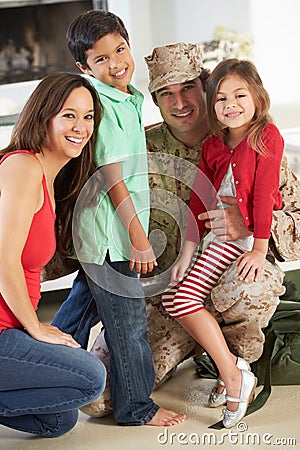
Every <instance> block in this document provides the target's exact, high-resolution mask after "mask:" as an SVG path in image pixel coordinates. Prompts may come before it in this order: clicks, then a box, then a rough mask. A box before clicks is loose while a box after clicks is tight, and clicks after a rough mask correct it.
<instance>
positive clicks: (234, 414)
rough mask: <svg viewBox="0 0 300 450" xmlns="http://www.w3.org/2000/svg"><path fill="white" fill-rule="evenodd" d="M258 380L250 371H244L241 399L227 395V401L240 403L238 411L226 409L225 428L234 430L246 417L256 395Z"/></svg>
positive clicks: (224, 411)
mask: <svg viewBox="0 0 300 450" xmlns="http://www.w3.org/2000/svg"><path fill="white" fill-rule="evenodd" d="M256 383H257V378H256V377H255V376H254V375H253V373H252V372H250V371H249V370H243V369H242V386H241V394H240V397H239V398H236V397H231V396H230V395H226V400H227V401H230V402H237V403H239V406H238V409H237V410H236V411H229V410H228V409H224V410H223V413H224V418H223V425H224V427H225V428H232V427H234V426H235V425H237V424H238V423H239V422H240V420H241V419H242V418H243V417H244V416H245V414H246V412H247V408H248V405H249V403H250V402H251V401H252V400H253V397H254V395H255V388H256Z"/></svg>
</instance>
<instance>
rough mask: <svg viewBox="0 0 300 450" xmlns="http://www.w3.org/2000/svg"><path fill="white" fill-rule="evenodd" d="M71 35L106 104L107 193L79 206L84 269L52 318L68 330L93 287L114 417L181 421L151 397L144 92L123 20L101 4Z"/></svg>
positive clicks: (103, 162)
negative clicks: (137, 83) (135, 78)
mask: <svg viewBox="0 0 300 450" xmlns="http://www.w3.org/2000/svg"><path fill="white" fill-rule="evenodd" d="M67 40H68V45H69V49H70V51H71V53H72V55H73V57H74V59H75V61H76V65H77V66H78V67H79V68H80V70H81V71H82V72H84V73H85V74H86V75H87V76H88V78H89V80H90V82H91V83H92V84H93V85H94V87H95V88H96V90H97V91H98V93H99V97H100V100H101V102H102V104H103V107H104V115H103V118H102V121H101V126H100V128H99V133H98V137H97V142H96V146H95V156H94V159H95V162H96V165H97V167H99V168H100V171H101V173H102V175H103V177H104V180H105V188H106V191H104V192H101V195H100V201H99V204H98V205H97V208H85V209H83V210H82V211H80V219H79V229H78V234H79V236H80V239H81V245H79V246H78V247H77V246H76V242H75V247H76V250H77V256H78V259H79V260H80V262H81V264H82V266H83V267H84V270H85V274H83V273H82V272H81V271H80V273H79V275H78V277H77V279H76V280H75V282H74V284H73V287H72V291H71V294H70V296H69V298H68V299H67V300H66V302H65V304H63V305H62V308H61V310H60V311H59V312H58V314H57V315H56V318H55V320H54V322H53V323H54V324H55V325H56V326H58V327H59V328H61V329H63V330H64V329H68V330H70V326H71V324H72V322H73V318H74V317H75V316H76V315H77V316H78V312H79V311H84V310H85V308H86V307H88V306H89V305H83V303H84V299H85V298H86V299H88V298H89V296H88V295H87V296H86V297H84V296H82V297H80V296H79V295H78V294H79V293H80V292H84V291H85V290H86V288H87V285H88V287H89V289H90V291H91V293H92V295H93V297H94V299H95V302H96V306H97V312H98V316H99V319H100V320H101V322H102V323H103V326H104V328H105V339H106V342H107V346H108V349H109V352H110V368H111V374H110V383H111V398H112V407H113V413H114V416H115V419H116V421H117V422H118V424H120V425H143V424H148V425H158V426H170V425H176V424H178V423H181V422H182V421H183V420H184V419H185V416H184V415H182V414H177V413H175V412H173V411H167V410H165V409H163V408H159V406H157V405H156V404H155V403H154V402H153V400H152V399H151V398H150V394H151V392H152V390H153V386H154V379H155V372H154V368H153V362H152V355H151V350H150V347H149V343H148V338H147V318H146V312H145V298H144V294H143V290H142V287H141V283H140V281H139V279H138V277H137V274H138V273H141V272H142V273H147V272H151V271H152V269H153V267H154V265H156V259H155V256H154V253H153V250H152V247H151V245H150V243H149V241H148V238H147V233H148V222H149V187H148V169H147V153H146V144H145V134H144V128H143V124H142V117H141V107H142V102H143V95H142V94H141V93H140V92H139V91H137V90H136V89H135V88H134V87H133V86H132V85H131V84H130V82H131V78H132V74H133V71H134V61H133V58H132V55H131V52H130V47H129V38H128V33H127V31H126V29H125V26H124V24H123V22H122V21H121V19H120V18H118V17H117V16H115V15H114V14H112V13H110V12H106V11H101V10H100V11H99V10H97V11H89V12H87V13H84V14H82V15H81V16H79V17H78V18H77V19H75V20H74V21H73V22H72V24H71V25H70V27H69V29H68V33H67ZM74 297H75V298H74ZM70 304H72V309H71V308H70ZM68 306H69V309H68ZM83 306H84V307H83ZM64 308H67V309H68V311H70V309H71V311H72V312H71V314H64ZM85 329H86V327H85Z"/></svg>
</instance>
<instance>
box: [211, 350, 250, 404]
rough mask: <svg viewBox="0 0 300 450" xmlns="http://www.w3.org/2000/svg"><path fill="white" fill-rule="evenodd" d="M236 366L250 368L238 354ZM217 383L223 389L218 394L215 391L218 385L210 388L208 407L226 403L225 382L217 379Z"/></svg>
mask: <svg viewBox="0 0 300 450" xmlns="http://www.w3.org/2000/svg"><path fill="white" fill-rule="evenodd" d="M236 366H237V368H238V369H244V370H250V365H249V363H248V362H247V361H246V360H245V359H243V358H240V357H239V356H238V358H237V361H236ZM218 384H220V385H221V386H224V389H223V392H221V393H220V394H218V392H217V388H218V386H214V387H213V388H212V391H211V393H210V396H209V398H208V406H209V407H210V408H218V407H219V406H222V405H225V403H226V388H225V384H224V383H223V381H222V380H219V379H218Z"/></svg>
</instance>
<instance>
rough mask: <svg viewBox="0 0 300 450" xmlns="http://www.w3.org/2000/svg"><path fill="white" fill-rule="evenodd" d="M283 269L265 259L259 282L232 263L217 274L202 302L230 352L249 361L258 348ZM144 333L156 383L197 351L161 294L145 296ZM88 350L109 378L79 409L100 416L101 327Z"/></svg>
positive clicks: (106, 409) (104, 406)
mask: <svg viewBox="0 0 300 450" xmlns="http://www.w3.org/2000/svg"><path fill="white" fill-rule="evenodd" d="M283 277H284V273H283V271H282V270H281V269H280V268H279V267H278V266H277V265H276V264H273V263H271V262H270V261H266V262H265V266H264V271H263V273H262V274H261V276H260V279H259V282H248V283H246V282H244V281H240V280H238V278H237V276H236V266H235V264H232V265H231V266H230V267H229V268H228V269H227V270H226V272H225V273H224V274H223V275H222V277H221V278H220V280H219V282H218V284H217V285H216V286H215V288H214V289H213V291H212V293H211V296H210V298H208V299H207V300H206V302H205V306H206V308H207V310H208V311H210V312H211V314H213V316H214V317H215V318H216V320H217V321H218V322H219V324H220V326H221V329H222V332H223V334H224V336H225V339H226V341H227V344H228V347H229V349H230V350H231V352H232V353H234V354H235V355H237V356H241V357H242V358H244V359H246V360H247V361H249V362H253V361H256V360H257V359H258V358H259V357H260V356H261V354H262V351H263V345H264V334H263V332H262V329H263V328H265V327H266V326H267V324H268V322H269V320H270V318H271V317H272V315H273V314H274V312H275V309H276V307H277V305H278V302H279V296H280V295H282V294H283V293H284V291H285V288H284V286H282V282H283ZM146 308H147V317H148V338H149V343H150V347H151V350H152V356H153V363H154V367H155V371H156V380H155V387H157V386H159V385H160V384H161V383H163V382H164V381H165V380H166V379H167V378H168V376H169V375H170V374H172V372H173V370H175V369H176V366H177V365H178V364H179V363H180V362H182V361H183V360H184V359H186V358H188V357H189V356H190V355H192V354H195V347H196V343H195V341H194V340H193V339H192V338H191V337H190V336H189V334H188V333H187V332H186V331H185V330H184V328H182V327H181V326H180V325H179V324H178V323H177V322H176V320H174V319H172V318H171V317H170V316H169V315H168V313H167V312H166V311H165V310H164V308H163V306H162V304H161V296H160V295H158V296H155V297H151V298H148V299H147V306H146ZM91 352H92V353H94V354H95V355H96V356H97V357H98V358H99V359H101V360H102V361H103V363H104V364H105V365H106V367H107V369H108V377H107V379H108V382H107V386H106V389H105V391H104V393H103V394H102V395H101V397H99V399H97V400H95V401H94V402H93V403H91V404H90V405H87V406H84V407H83V408H82V409H81V410H82V411H83V412H84V413H86V414H88V415H90V416H97V417H101V416H104V415H106V414H109V413H111V412H112V409H111V404H110V394H109V352H108V350H107V347H106V343H105V339H104V333H103V332H101V333H100V334H99V335H98V337H97V338H96V340H95V342H94V344H93V346H92V349H91Z"/></svg>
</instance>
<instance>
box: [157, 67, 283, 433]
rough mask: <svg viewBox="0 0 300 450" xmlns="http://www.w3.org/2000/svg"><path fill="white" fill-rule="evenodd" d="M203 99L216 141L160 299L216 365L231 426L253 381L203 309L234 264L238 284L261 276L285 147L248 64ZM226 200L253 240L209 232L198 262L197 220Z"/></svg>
mask: <svg viewBox="0 0 300 450" xmlns="http://www.w3.org/2000/svg"><path fill="white" fill-rule="evenodd" d="M206 98H207V113H208V121H209V125H210V129H211V131H212V134H213V136H212V137H210V138H208V139H207V140H206V141H205V143H204V144H203V147H202V150H201V157H200V164H199V171H198V173H197V175H196V180H195V184H194V189H193V193H192V196H191V201H190V208H191V213H190V215H189V217H188V222H187V232H186V237H185V243H184V247H183V251H182V255H181V257H180V258H179V260H178V262H177V263H176V264H175V265H174V267H173V270H172V285H171V286H170V287H169V289H168V291H167V292H166V293H165V294H164V296H163V304H164V307H165V308H166V309H167V311H168V312H169V314H170V315H171V316H173V317H175V318H176V319H177V320H178V322H179V323H180V324H181V325H182V326H183V327H184V328H185V329H186V330H187V331H188V332H189V333H190V334H191V336H193V338H194V339H195V340H196V341H198V342H199V343H200V345H201V346H202V347H203V348H204V349H205V350H206V351H207V352H208V353H209V354H210V356H211V357H212V359H213V360H214V362H215V363H216V365H217V367H218V370H219V373H220V380H219V385H222V386H224V387H226V391H227V394H228V395H226V400H227V409H226V410H225V411H224V419H223V424H224V426H225V427H227V428H229V427H232V426H234V425H236V424H237V423H238V422H239V421H240V420H241V419H242V417H243V416H244V415H245V413H246V410H247V406H248V403H249V401H250V398H251V397H252V396H253V395H254V390H255V386H256V379H255V377H254V375H253V374H252V373H251V372H250V371H249V368H250V366H249V365H248V363H247V361H244V360H242V359H241V358H238V359H237V358H236V356H235V355H233V354H232V353H231V352H230V351H229V349H228V347H227V344H226V342H225V340H224V338H223V335H222V332H221V330H220V328H219V326H218V324H217V322H216V321H215V319H214V318H213V316H212V315H211V314H210V313H209V312H208V311H206V310H205V308H204V300H205V298H206V297H207V296H208V295H209V294H210V291H211V289H212V288H213V287H214V286H215V285H216V283H217V282H218V280H219V278H220V277H221V275H222V274H223V272H224V271H225V270H226V268H227V267H228V266H229V264H231V263H232V262H233V261H235V260H236V264H237V266H238V268H237V276H238V277H239V278H240V279H241V280H245V282H247V281H248V280H254V281H256V280H257V279H258V277H259V276H260V274H261V270H262V267H263V264H264V261H265V258H266V255H267V251H268V244H269V238H270V232H271V223H272V213H273V210H274V209H280V208H281V206H282V205H281V204H282V201H281V196H280V192H279V181H280V164H281V159H282V154H283V147H284V144H283V139H282V137H281V135H280V133H279V131H278V129H277V128H276V126H275V125H274V124H273V123H271V118H270V116H269V114H268V111H269V107H270V100H269V95H268V93H267V92H266V90H265V89H264V87H263V84H262V81H261V79H260V77H259V75H258V73H257V70H256V68H255V66H254V65H253V64H252V63H251V62H250V61H240V60H237V59H227V60H225V61H222V62H221V63H219V64H218V66H217V67H216V68H215V69H214V71H213V72H212V74H211V76H210V77H209V79H208V83H207V97H206ZM222 196H226V197H236V198H237V204H238V206H239V209H240V212H241V214H242V216H243V219H244V223H245V226H246V228H247V229H248V230H249V236H248V237H247V238H245V239H240V240H238V241H234V242H228V241H227V242H221V241H220V240H218V239H217V237H216V236H215V235H214V234H213V233H212V232H210V233H208V234H207V236H206V237H205V239H204V244H203V248H202V253H201V255H200V256H199V255H197V256H196V257H195V258H196V261H193V255H194V253H195V250H196V248H197V246H198V244H199V242H200V240H201V239H202V237H203V235H204V232H205V225H204V221H201V220H199V217H198V216H199V214H201V213H203V212H205V211H208V210H211V209H216V208H219V209H222V208H225V207H226V204H224V203H222V201H221V198H222ZM192 262H193V264H192ZM191 265H192V267H190V266H191ZM187 269H189V270H188V273H187V274H186V271H187ZM174 285H175V287H174ZM172 286H173V287H172ZM220 390H221V388H220ZM220 390H219V391H218V392H217V391H216V392H214V393H213V394H212V396H211V397H210V399H209V404H210V406H218V405H219V404H220V403H219V402H218V400H219V398H218V396H219V392H220ZM216 400H217V401H216ZM237 404H238V405H237Z"/></svg>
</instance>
